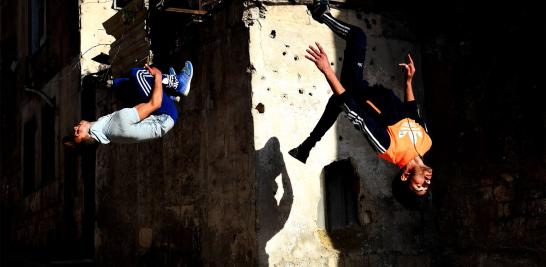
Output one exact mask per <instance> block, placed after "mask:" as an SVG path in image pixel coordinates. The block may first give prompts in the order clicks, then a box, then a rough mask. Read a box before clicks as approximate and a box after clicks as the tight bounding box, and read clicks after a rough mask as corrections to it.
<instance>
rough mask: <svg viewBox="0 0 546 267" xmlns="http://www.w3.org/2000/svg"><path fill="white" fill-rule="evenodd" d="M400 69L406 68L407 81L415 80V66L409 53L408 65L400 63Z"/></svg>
mask: <svg viewBox="0 0 546 267" xmlns="http://www.w3.org/2000/svg"><path fill="white" fill-rule="evenodd" d="M398 66H400V67H404V68H405V69H406V79H407V80H411V79H413V75H414V74H415V65H414V64H413V59H412V58H411V55H410V54H409V53H408V63H400V64H398Z"/></svg>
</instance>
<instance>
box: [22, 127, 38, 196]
mask: <svg viewBox="0 0 546 267" xmlns="http://www.w3.org/2000/svg"><path fill="white" fill-rule="evenodd" d="M35 188H36V119H35V118H32V119H31V120H29V121H27V122H25V125H24V126H23V195H24V196H26V195H28V194H30V193H32V192H33V191H34V190H35Z"/></svg>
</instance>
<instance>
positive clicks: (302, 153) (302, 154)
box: [288, 145, 310, 164]
mask: <svg viewBox="0 0 546 267" xmlns="http://www.w3.org/2000/svg"><path fill="white" fill-rule="evenodd" d="M309 151H310V149H306V148H304V147H302V146H301V145H300V146H298V147H296V148H293V149H291V150H290V151H288V154H290V156H292V157H294V158H295V159H297V160H299V161H301V162H302V163H303V164H305V162H306V161H307V158H308V157H309Z"/></svg>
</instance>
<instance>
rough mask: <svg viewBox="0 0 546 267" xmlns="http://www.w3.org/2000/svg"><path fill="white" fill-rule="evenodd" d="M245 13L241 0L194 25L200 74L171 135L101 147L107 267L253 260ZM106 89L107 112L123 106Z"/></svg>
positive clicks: (101, 221)
mask: <svg viewBox="0 0 546 267" xmlns="http://www.w3.org/2000/svg"><path fill="white" fill-rule="evenodd" d="M173 17H174V16H173ZM241 17H242V4H241V3H237V4H236V3H233V4H232V5H230V6H229V7H228V8H227V9H226V10H223V11H222V12H220V13H218V14H216V15H215V16H214V17H213V18H211V19H210V20H208V21H207V22H205V23H203V24H200V25H194V26H195V27H198V30H199V33H200V34H199V35H198V36H197V37H196V38H197V40H195V41H196V42H198V45H194V46H191V47H190V48H189V49H191V50H189V51H187V50H186V51H183V53H184V54H187V55H188V57H187V58H185V59H189V60H191V61H192V62H193V65H194V70H195V72H194V76H193V79H192V85H191V92H190V95H189V96H188V97H186V98H184V99H183V100H182V102H181V104H180V105H179V106H180V117H179V120H178V122H177V123H176V125H175V127H174V128H173V129H172V130H171V131H170V132H169V133H168V134H167V135H166V136H165V137H164V138H162V139H161V140H156V141H153V142H148V143H143V144H136V145H115V144H110V145H107V146H102V147H101V148H99V150H98V152H97V182H96V184H97V232H96V244H95V245H96V248H97V259H98V262H99V263H100V264H101V265H113V266H136V265H137V264H141V265H143V266H177V265H189V266H199V265H202V264H204V265H209V266H210V265H213V266H225V265H227V266H251V265H253V264H254V262H255V259H256V255H255V249H254V246H255V215H254V201H253V198H254V194H253V192H254V176H253V175H252V173H253V169H252V167H253V161H254V151H253V146H252V138H251V136H252V127H251V123H252V120H251V117H250V109H251V106H250V92H251V90H250V75H249V74H248V73H247V68H248V62H249V60H248V45H247V43H248V30H247V29H245V28H244V25H243V23H242V22H241ZM176 18H177V19H178V20H176ZM184 19H185V17H181V16H179V17H175V18H174V19H173V20H174V21H172V22H171V23H180V24H182V21H184ZM170 25H171V26H172V25H173V24H170ZM179 26H183V25H179ZM169 30H171V29H169ZM173 30H174V29H173ZM169 33H171V31H169ZM166 37H169V36H166ZM154 41H155V42H158V41H160V40H157V39H156V40H154ZM175 56H179V55H175ZM155 63H156V64H159V65H165V64H166V63H165V62H155ZM174 63H175V64H177V65H178V66H180V65H182V64H181V62H174ZM182 63H183V62H182ZM102 92H103V93H102V94H103V97H104V98H101V97H98V99H102V100H103V101H101V102H99V106H100V112H99V114H106V113H107V112H111V111H113V110H115V109H117V108H119V107H120V105H117V104H115V105H112V103H116V102H115V98H114V95H113V94H112V93H111V92H107V91H102Z"/></svg>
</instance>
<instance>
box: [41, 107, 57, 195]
mask: <svg viewBox="0 0 546 267" xmlns="http://www.w3.org/2000/svg"><path fill="white" fill-rule="evenodd" d="M54 177H55V109H54V108H52V107H50V106H44V107H43V108H42V181H41V184H42V185H44V184H46V183H47V182H48V181H50V180H51V179H54Z"/></svg>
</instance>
